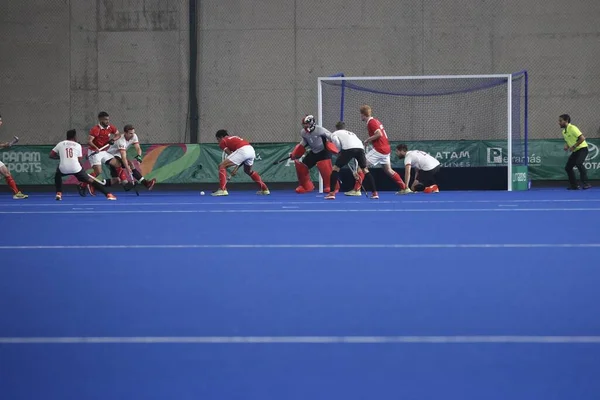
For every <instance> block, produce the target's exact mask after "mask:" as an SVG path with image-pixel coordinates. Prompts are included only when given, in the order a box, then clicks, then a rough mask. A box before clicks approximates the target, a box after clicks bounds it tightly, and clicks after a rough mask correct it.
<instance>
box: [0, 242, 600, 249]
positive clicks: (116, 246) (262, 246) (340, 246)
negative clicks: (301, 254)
mask: <svg viewBox="0 0 600 400" xmlns="http://www.w3.org/2000/svg"><path fill="white" fill-rule="evenodd" d="M599 247H600V243H558V244H556V243H487V244H484V243H472V244H455V243H448V244H437V243H430V244H406V243H398V244H352V243H344V244H321V243H319V244H94V245H83V244H82V245H23V246H18V245H14V246H0V250H64V249H85V250H91V249H346V248H352V249H507V248H513V249H540V248H599Z"/></svg>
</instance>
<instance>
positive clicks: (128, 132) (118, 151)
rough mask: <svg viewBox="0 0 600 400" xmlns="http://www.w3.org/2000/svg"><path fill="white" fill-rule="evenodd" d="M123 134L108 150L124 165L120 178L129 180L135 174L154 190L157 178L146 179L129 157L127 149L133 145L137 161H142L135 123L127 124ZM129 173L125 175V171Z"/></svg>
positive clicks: (137, 178)
mask: <svg viewBox="0 0 600 400" xmlns="http://www.w3.org/2000/svg"><path fill="white" fill-rule="evenodd" d="M123 131H124V133H123V136H121V138H120V139H119V140H117V141H116V142H115V143H114V144H113V145H111V146H110V147H109V148H108V150H107V152H108V154H110V155H112V156H113V157H114V158H116V159H117V161H119V162H120V163H121V165H122V166H123V168H122V169H121V171H120V179H121V181H128V180H129V179H128V176H133V178H135V179H136V180H137V181H138V182H139V183H141V184H143V185H144V186H146V188H147V189H148V190H152V188H153V187H154V184H155V183H156V179H151V180H147V179H145V178H144V177H143V176H142V174H141V173H140V171H138V170H137V169H136V168H135V165H133V162H132V161H131V160H128V159H127V149H129V147H130V146H131V145H133V147H134V148H135V151H136V152H137V155H136V156H135V159H136V160H137V162H139V163H141V162H142V148H141V147H140V141H139V139H138V136H137V134H136V133H135V128H134V126H133V125H125V127H124V128H123ZM126 172H127V174H126V175H125V173H126ZM131 183H134V182H131ZM127 189H131V188H130V187H126V188H125V190H127Z"/></svg>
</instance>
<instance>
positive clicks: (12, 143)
mask: <svg viewBox="0 0 600 400" xmlns="http://www.w3.org/2000/svg"><path fill="white" fill-rule="evenodd" d="M18 141H19V138H18V137H16V136H15V137H14V139H13V140H11V141H10V142H9V143H8V147H12V146H14V145H15V144H16V143H17V142H18Z"/></svg>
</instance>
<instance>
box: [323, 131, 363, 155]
mask: <svg viewBox="0 0 600 400" xmlns="http://www.w3.org/2000/svg"><path fill="white" fill-rule="evenodd" d="M331 141H332V142H333V144H335V146H336V147H337V148H338V150H340V151H342V150H348V149H364V144H363V142H362V140H360V139H359V138H358V136H356V135H355V134H354V132H350V131H348V130H346V129H340V130H337V131H335V132H333V133H332V134H331Z"/></svg>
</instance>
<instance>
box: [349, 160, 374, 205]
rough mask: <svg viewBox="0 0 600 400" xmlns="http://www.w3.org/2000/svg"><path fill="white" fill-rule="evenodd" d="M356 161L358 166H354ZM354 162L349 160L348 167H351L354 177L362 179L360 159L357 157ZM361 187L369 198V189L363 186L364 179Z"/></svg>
mask: <svg viewBox="0 0 600 400" xmlns="http://www.w3.org/2000/svg"><path fill="white" fill-rule="evenodd" d="M354 163H356V166H354ZM354 163H352V162H349V163H348V168H350V171H352V175H354V179H356V180H360V176H359V175H358V160H357V159H356V158H355V159H354ZM360 187H361V189H362V190H364V192H365V196H366V197H367V199H368V198H369V193H368V192H367V189H365V187H364V186H363V181H360Z"/></svg>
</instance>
